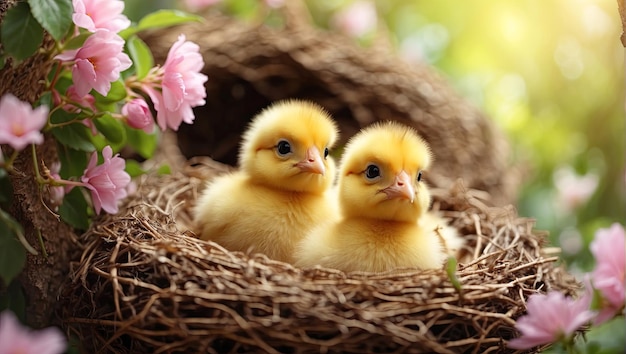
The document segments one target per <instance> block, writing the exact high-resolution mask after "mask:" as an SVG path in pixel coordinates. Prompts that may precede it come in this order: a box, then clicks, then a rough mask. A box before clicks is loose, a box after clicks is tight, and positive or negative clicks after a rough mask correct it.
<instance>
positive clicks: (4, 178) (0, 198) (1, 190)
mask: <svg viewBox="0 0 626 354" xmlns="http://www.w3.org/2000/svg"><path fill="white" fill-rule="evenodd" d="M0 153H1V152H0ZM12 200H13V184H11V178H9V174H8V173H7V172H6V170H5V169H4V168H0V207H3V208H5V209H8V207H9V206H10V205H11V201H12Z"/></svg>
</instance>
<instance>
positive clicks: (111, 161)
mask: <svg viewBox="0 0 626 354" xmlns="http://www.w3.org/2000/svg"><path fill="white" fill-rule="evenodd" d="M102 157H103V158H104V162H103V163H102V165H98V166H96V164H97V163H98V153H97V152H94V153H93V155H91V160H89V165H87V168H86V169H85V172H84V173H83V176H82V177H81V181H82V182H83V183H84V184H85V187H87V188H88V189H89V191H90V192H91V198H92V199H93V206H94V208H95V209H96V213H98V214H100V209H104V211H106V212H107V213H111V214H114V213H117V210H118V207H117V202H118V201H119V200H121V199H122V198H124V197H126V195H127V191H126V187H127V186H128V184H129V183H130V175H128V173H126V171H124V168H125V167H126V161H124V159H122V158H121V157H119V154H117V155H115V156H113V150H112V149H111V147H110V146H108V145H107V146H105V147H104V149H102Z"/></svg>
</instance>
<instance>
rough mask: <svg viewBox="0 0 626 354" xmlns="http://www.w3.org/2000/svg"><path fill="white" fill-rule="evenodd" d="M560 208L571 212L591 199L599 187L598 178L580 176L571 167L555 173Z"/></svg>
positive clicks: (595, 176) (594, 176)
mask: <svg viewBox="0 0 626 354" xmlns="http://www.w3.org/2000/svg"><path fill="white" fill-rule="evenodd" d="M553 180H554V184H555V187H556V189H557V192H558V195H557V202H558V206H559V207H560V208H561V209H563V210H564V211H565V212H571V211H573V210H575V209H576V208H578V207H580V206H582V205H583V204H585V203H586V202H587V200H589V198H591V196H592V195H593V193H594V192H595V191H596V188H597V187H598V176H597V175H595V174H592V173H589V174H586V175H584V176H580V175H578V174H577V173H576V172H574V170H573V169H572V168H571V167H563V168H560V169H558V170H557V171H556V172H554V177H553Z"/></svg>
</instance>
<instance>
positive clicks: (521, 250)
mask: <svg viewBox="0 0 626 354" xmlns="http://www.w3.org/2000/svg"><path fill="white" fill-rule="evenodd" d="M207 161H208V162H207V163H202V164H199V165H195V166H192V165H188V166H187V167H185V168H183V169H182V171H179V172H177V173H175V174H173V175H163V176H158V175H150V176H147V177H146V178H145V179H144V180H143V182H142V183H141V184H140V186H139V189H138V191H137V193H136V194H135V195H134V196H133V197H131V198H130V199H129V200H128V201H127V202H126V203H125V206H124V207H123V208H122V209H121V211H120V213H119V214H118V215H106V216H104V217H102V218H100V219H99V220H98V221H97V222H96V223H95V224H94V225H93V226H92V228H91V229H90V230H89V231H88V232H87V233H86V234H84V235H83V236H82V241H83V242H84V243H85V244H86V248H85V251H84V253H83V254H82V257H81V258H80V260H79V261H78V262H76V263H75V264H74V265H73V271H72V272H71V279H72V281H71V283H70V284H68V286H67V287H66V288H65V294H63V296H62V298H64V299H66V303H65V304H64V305H63V306H62V313H61V318H63V321H64V325H65V326H66V327H67V328H68V330H69V331H70V332H71V333H73V334H75V335H76V336H77V337H78V338H79V339H80V341H81V343H82V344H83V345H85V347H86V351H87V352H94V351H98V350H99V351H101V352H120V353H161V352H185V353H196V352H214V353H223V352H268V353H276V352H284V353H294V352H354V353H365V352H440V353H455V352H474V353H485V352H506V351H507V350H506V349H505V341H506V340H508V339H510V338H512V337H514V336H515V331H514V329H513V327H514V324H515V319H516V318H517V317H519V316H520V315H521V314H523V313H524V311H525V300H526V299H527V297H528V296H529V295H530V294H532V293H535V292H537V291H545V290H548V289H557V290H562V291H565V292H566V293H571V292H572V291H573V289H574V288H575V285H576V284H575V283H574V282H573V280H572V279H571V277H570V276H568V275H567V274H566V273H564V272H563V270H562V268H560V267H557V266H556V265H555V262H556V260H557V257H556V256H555V255H554V254H552V253H551V252H549V251H550V250H549V249H548V250H546V249H543V248H542V246H543V245H544V241H545V239H544V236H542V235H541V234H538V233H536V232H533V230H532V226H533V221H532V220H529V219H526V218H520V217H518V216H517V215H516V214H515V212H514V210H512V209H510V208H509V209H506V208H492V207H488V206H487V205H485V204H484V203H483V202H482V201H481V196H482V195H483V194H484V193H482V192H477V191H474V190H465V189H464V188H463V187H462V186H461V185H458V184H457V185H456V186H455V187H454V188H452V189H449V190H442V189H434V190H433V195H434V208H435V209H439V210H441V212H442V213H443V214H444V215H445V216H446V217H447V218H449V219H450V221H451V224H452V225H454V226H455V227H457V228H458V229H459V230H460V232H461V234H463V235H464V237H465V238H466V239H467V241H468V249H467V251H468V260H467V261H464V262H462V263H461V264H460V265H459V268H458V271H457V273H456V276H457V278H458V281H459V283H460V284H461V291H459V290H458V289H457V288H455V287H454V285H453V283H451V281H450V279H449V277H448V275H447V273H446V272H445V271H444V270H432V271H416V270H397V271H393V272H389V273H383V274H365V273H350V274H345V273H342V272H339V271H335V270H332V269H322V268H316V269H306V270H302V269H297V268H295V267H293V266H291V265H290V264H285V263H281V262H277V261H273V260H270V259H268V258H267V257H265V256H263V255H252V256H248V255H244V254H241V253H232V252H229V251H227V250H225V249H223V248H222V247H220V246H219V245H217V244H215V243H212V242H206V241H201V240H198V239H196V238H195V237H194V235H193V234H192V233H191V232H189V231H188V225H189V223H190V211H191V207H192V206H193V201H194V200H196V198H197V196H198V193H199V190H201V188H202V186H203V183H202V180H203V179H208V178H210V177H211V176H213V175H215V174H216V173H217V172H219V171H223V170H224V169H225V167H224V166H222V165H220V164H218V163H216V162H213V161H211V160H207Z"/></svg>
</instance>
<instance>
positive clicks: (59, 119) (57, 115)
mask: <svg viewBox="0 0 626 354" xmlns="http://www.w3.org/2000/svg"><path fill="white" fill-rule="evenodd" d="M76 119H78V114H76V113H70V112H68V111H66V110H64V109H57V110H56V111H54V112H52V115H51V116H50V123H52V124H60V123H67V122H71V121H73V120H76Z"/></svg>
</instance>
